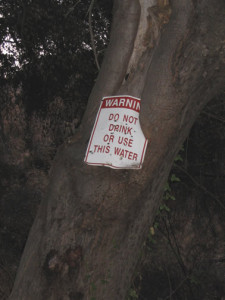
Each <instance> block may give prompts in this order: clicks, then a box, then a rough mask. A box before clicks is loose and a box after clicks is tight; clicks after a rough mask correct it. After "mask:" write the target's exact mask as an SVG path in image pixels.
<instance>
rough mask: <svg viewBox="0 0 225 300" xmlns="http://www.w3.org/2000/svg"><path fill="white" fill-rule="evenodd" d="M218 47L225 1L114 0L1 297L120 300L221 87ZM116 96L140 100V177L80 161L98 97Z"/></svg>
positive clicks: (222, 41)
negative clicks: (69, 130)
mask: <svg viewBox="0 0 225 300" xmlns="http://www.w3.org/2000/svg"><path fill="white" fill-rule="evenodd" d="M224 47H225V3H224V0H201V1H200V0H173V1H172V0H171V3H168V1H165V0H160V1H158V2H157V3H156V2H155V1H149V0H148V1H147V0H139V1H138V0H123V1H121V0H115V4H114V19H113V25H112V30H111V39H110V43H109V46H108V49H107V53H106V55H105V59H104V61H103V64H102V67H101V71H100V73H99V76H98V79H97V82H96V84H95V86H94V88H93V91H92V93H91V95H90V99H89V102H88V106H87V110H86V113H85V115H84V118H83V121H82V124H81V126H80V128H79V130H78V131H77V133H76V135H75V136H74V137H73V138H72V139H70V140H69V141H68V142H66V143H65V144H64V145H63V146H62V147H61V148H60V149H59V151H58V154H57V156H56V159H55V161H54V163H53V167H52V170H51V174H50V184H49V187H48V191H47V195H46V198H45V200H44V201H43V202H42V203H41V205H40V209H39V212H38V215H37V217H36V219H35V222H34V224H33V227H32V229H31V231H30V234H29V238H28V241H27V244H26V247H25V250H24V253H23V256H22V259H21V263H20V267H19V270H18V274H17V277H16V280H15V285H14V288H13V291H12V294H11V296H10V298H9V299H10V300H18V299H23V300H31V299H32V300H42V299H43V300H46V299H48V300H56V299H63V300H66V299H68V300H69V299H70V300H72V299H73V300H75V299H84V300H87V299H93V300H94V299H97V300H106V299H107V300H115V299H118V300H122V299H125V298H126V294H127V291H128V288H129V284H130V281H131V278H132V275H133V272H134V270H135V266H136V264H137V261H138V257H139V255H140V253H141V249H142V245H143V242H144V240H145V237H146V233H147V230H148V228H149V226H150V225H151V223H152V221H153V219H154V216H155V212H156V209H157V208H158V206H159V204H160V201H161V196H162V192H163V187H164V185H165V182H166V179H167V177H168V173H169V170H170V168H171V165H172V163H173V160H174V157H175V155H176V153H177V152H178V150H179V147H180V145H181V144H182V142H183V141H184V140H185V137H186V136H187V134H188V132H189V130H190V128H191V126H192V124H193V122H194V121H195V119H196V117H197V115H198V114H199V112H200V111H201V109H202V108H203V107H204V105H205V104H206V103H207V101H209V100H210V99H212V98H213V97H214V96H216V95H217V94H218V93H220V92H221V91H222V89H223V87H224V86H223V85H224V82H225V79H224V75H225V68H224V64H225V48H224ZM127 77H128V79H127ZM125 78H126V79H127V80H125ZM117 94H118V95H121V94H127V95H132V96H136V97H140V98H141V99H142V107H141V114H140V116H141V124H142V129H143V132H144V134H145V136H146V137H147V138H148V139H149V141H150V143H149V145H148V148H147V153H146V157H145V161H144V165H143V168H142V170H114V169H110V168H104V167H92V166H87V165H85V164H84V163H83V158H84V154H85V150H86V146H87V142H88V139H89V136H90V133H91V129H92V126H93V122H94V119H95V116H96V113H97V110H98V106H99V103H100V100H101V98H102V97H103V96H107V95H117Z"/></svg>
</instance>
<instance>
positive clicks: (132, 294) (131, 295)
mask: <svg viewBox="0 0 225 300" xmlns="http://www.w3.org/2000/svg"><path fill="white" fill-rule="evenodd" d="M134 299H138V294H137V292H136V291H135V290H134V289H130V291H129V297H128V300H134Z"/></svg>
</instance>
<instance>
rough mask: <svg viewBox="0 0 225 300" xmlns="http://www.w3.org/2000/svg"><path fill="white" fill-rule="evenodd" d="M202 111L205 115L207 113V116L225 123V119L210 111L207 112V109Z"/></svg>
mask: <svg viewBox="0 0 225 300" xmlns="http://www.w3.org/2000/svg"><path fill="white" fill-rule="evenodd" d="M202 113H203V114H204V115H206V116H208V117H210V118H212V119H215V120H217V121H220V122H222V123H225V120H224V119H223V118H220V117H217V116H216V115H214V114H211V113H208V112H206V111H203V112H202Z"/></svg>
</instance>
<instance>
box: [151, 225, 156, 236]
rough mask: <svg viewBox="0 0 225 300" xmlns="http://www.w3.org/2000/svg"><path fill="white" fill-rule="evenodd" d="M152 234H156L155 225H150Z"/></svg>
mask: <svg viewBox="0 0 225 300" xmlns="http://www.w3.org/2000/svg"><path fill="white" fill-rule="evenodd" d="M150 234H151V235H154V234H155V229H154V227H153V226H151V227H150Z"/></svg>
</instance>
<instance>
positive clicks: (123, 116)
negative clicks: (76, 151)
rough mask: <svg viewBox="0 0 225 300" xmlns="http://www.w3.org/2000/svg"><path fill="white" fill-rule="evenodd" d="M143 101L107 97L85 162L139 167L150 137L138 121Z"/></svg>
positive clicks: (97, 118) (104, 99)
mask: <svg viewBox="0 0 225 300" xmlns="http://www.w3.org/2000/svg"><path fill="white" fill-rule="evenodd" d="M140 104H141V100H140V99H138V98H135V97H131V96H110V97H104V98H103V99H102V101H101V105H100V108H99V111H98V114H97V117H96V121H95V124H94V128H93V130H92V133H91V137H90V141H89V144H88V147H87V151H86V155H85V158H84V161H85V162H86V163H87V164H89V165H95V166H106V167H110V168H115V169H140V168H141V167H142V164H143V161H144V156H145V150H146V147H147V143H148V141H147V139H146V138H145V137H144V134H143V132H142V130H141V127H140V123H139V112H140Z"/></svg>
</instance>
